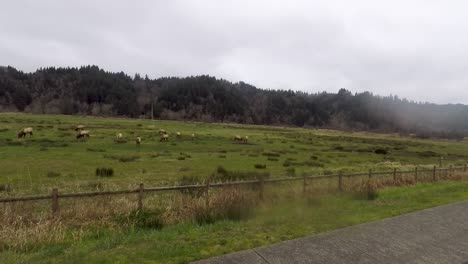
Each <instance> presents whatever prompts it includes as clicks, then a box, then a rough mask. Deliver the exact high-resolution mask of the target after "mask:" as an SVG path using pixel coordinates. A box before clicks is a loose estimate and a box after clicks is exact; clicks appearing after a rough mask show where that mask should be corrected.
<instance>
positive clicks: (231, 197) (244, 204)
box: [190, 188, 258, 225]
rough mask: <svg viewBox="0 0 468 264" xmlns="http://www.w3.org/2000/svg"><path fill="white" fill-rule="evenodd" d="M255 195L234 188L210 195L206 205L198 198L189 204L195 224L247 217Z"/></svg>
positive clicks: (252, 206)
mask: <svg viewBox="0 0 468 264" xmlns="http://www.w3.org/2000/svg"><path fill="white" fill-rule="evenodd" d="M256 197H258V196H257V195H249V194H248V193H246V192H245V191H241V190H239V189H236V188H228V189H225V190H224V191H223V192H221V193H217V194H216V195H212V196H210V202H209V204H208V205H206V203H204V202H203V200H204V199H199V200H197V201H195V202H194V203H192V205H191V206H190V207H191V208H190V209H191V212H192V214H193V219H194V221H195V222H196V223H197V224H200V225H202V224H211V223H214V222H216V221H219V220H242V219H245V218H247V217H249V216H250V215H251V214H252V212H253V209H254V207H255V205H256V203H257V198H256Z"/></svg>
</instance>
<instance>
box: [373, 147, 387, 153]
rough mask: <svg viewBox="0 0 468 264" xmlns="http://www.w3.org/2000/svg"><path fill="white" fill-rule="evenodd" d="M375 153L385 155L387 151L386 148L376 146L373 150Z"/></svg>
mask: <svg viewBox="0 0 468 264" xmlns="http://www.w3.org/2000/svg"><path fill="white" fill-rule="evenodd" d="M374 153H375V154H381V155H386V154H387V153H388V152H387V150H386V149H382V148H378V149H376V150H375V151H374Z"/></svg>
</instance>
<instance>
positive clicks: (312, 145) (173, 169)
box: [0, 113, 468, 196]
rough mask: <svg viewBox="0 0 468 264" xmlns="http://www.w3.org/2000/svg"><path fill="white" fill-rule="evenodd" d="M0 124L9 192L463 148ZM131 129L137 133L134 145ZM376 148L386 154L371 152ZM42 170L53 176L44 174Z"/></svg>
mask: <svg viewBox="0 0 468 264" xmlns="http://www.w3.org/2000/svg"><path fill="white" fill-rule="evenodd" d="M77 124H84V125H86V126H87V129H88V130H90V131H91V134H92V137H91V138H89V139H88V140H86V141H78V140H76V139H75V137H74V135H75V131H74V130H73V129H72V128H73V127H74V126H76V125H77ZM29 126H31V127H33V128H34V137H32V138H26V139H23V140H18V139H16V136H15V133H16V131H18V130H19V129H20V128H23V127H29ZM0 129H1V130H2V131H3V132H2V133H0V157H1V160H0V165H1V167H2V173H1V174H0V184H10V185H11V187H12V189H11V192H10V194H33V193H47V192H49V191H50V189H51V188H53V187H58V188H59V189H60V190H61V191H62V192H68V191H78V190H80V191H83V190H85V187H83V186H87V185H88V184H89V183H90V182H99V183H100V184H101V185H102V186H104V188H105V189H116V188H128V186H137V185H138V184H139V183H140V182H144V183H145V185H147V186H160V185H170V184H174V183H177V182H178V181H179V180H180V179H181V178H182V177H183V176H196V177H200V178H205V177H208V176H209V175H211V173H212V172H213V171H214V170H215V169H216V168H217V167H218V166H223V167H225V168H226V169H228V170H231V171H240V170H242V171H255V170H258V169H256V168H255V167H256V165H257V167H258V164H261V165H262V166H263V165H265V167H266V168H265V169H264V170H266V171H268V172H270V174H271V176H272V177H282V176H286V175H288V173H289V171H290V168H294V171H295V173H296V175H301V174H302V173H309V174H323V173H324V172H328V173H329V172H330V171H337V170H342V171H366V170H367V169H369V168H372V169H374V170H379V169H390V168H393V167H413V166H415V165H428V166H429V165H438V161H439V157H440V156H444V157H445V160H444V163H445V165H447V164H453V165H460V164H463V163H465V162H466V160H467V156H466V155H467V154H466V149H467V147H468V144H467V142H466V141H462V142H455V141H448V140H419V139H410V138H401V137H399V136H398V135H391V134H387V135H386V134H372V133H346V132H339V131H331V130H316V129H302V128H284V127H269V126H253V125H236V124H223V123H194V122H177V121H159V120H158V121H151V120H139V119H124V118H98V117H79V116H63V115H32V114H18V113H3V114H0ZM159 129H165V130H167V131H168V132H169V133H170V139H169V142H159V135H158V130H159ZM177 131H180V132H181V133H182V137H181V138H180V139H179V138H176V136H175V133H176V132H177ZM116 133H123V135H124V140H126V141H127V142H126V143H119V144H117V143H115V142H114V139H115V135H116ZM191 133H196V135H197V137H196V140H193V141H192V140H191V137H190V134H191ZM233 135H241V136H249V142H248V143H247V144H242V143H239V142H234V141H233V140H232V137H233ZM136 136H141V137H142V139H143V141H142V144H141V145H140V146H137V145H136V144H135V142H134V140H135V138H136ZM377 149H385V150H386V151H387V154H385V155H383V154H376V153H375V150H377ZM181 153H183V154H181ZM102 167H106V168H107V167H109V168H113V169H114V175H113V177H109V178H106V179H103V178H99V177H96V175H95V170H96V168H102ZM51 171H52V172H54V173H55V174H57V175H60V176H57V177H48V175H49V172H51ZM1 195H2V194H1V193H0V196H1Z"/></svg>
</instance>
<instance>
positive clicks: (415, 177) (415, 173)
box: [414, 167, 418, 183]
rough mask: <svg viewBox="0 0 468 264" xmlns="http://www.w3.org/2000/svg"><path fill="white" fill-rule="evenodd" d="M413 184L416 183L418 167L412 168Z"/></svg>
mask: <svg viewBox="0 0 468 264" xmlns="http://www.w3.org/2000/svg"><path fill="white" fill-rule="evenodd" d="M414 182H415V183H418V167H416V168H414Z"/></svg>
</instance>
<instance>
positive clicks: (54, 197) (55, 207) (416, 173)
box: [0, 164, 467, 215]
mask: <svg viewBox="0 0 468 264" xmlns="http://www.w3.org/2000/svg"><path fill="white" fill-rule="evenodd" d="M456 170H458V171H460V170H462V171H463V172H467V165H466V164H465V165H464V166H450V167H446V168H437V167H436V166H434V167H433V168H432V169H421V168H417V167H416V168H415V169H414V170H397V169H393V170H392V171H379V172H373V171H372V170H369V171H368V172H358V173H348V174H343V173H338V174H330V175H315V176H314V175H306V174H304V175H303V176H301V177H283V178H267V179H265V178H263V177H260V178H259V179H256V180H246V181H232V182H210V181H209V180H207V181H206V183H205V184H193V185H178V186H163V187H151V188H145V187H144V185H143V184H140V185H139V187H138V188H136V189H133V190H117V191H97V192H81V193H59V191H58V189H57V188H54V189H52V192H51V194H50V195H38V196H23V197H8V198H2V199H0V203H12V202H27V201H38V200H51V203H52V204H51V205H52V213H53V215H56V214H57V213H58V212H59V203H58V200H59V199H62V198H80V197H93V196H105V195H120V194H138V209H142V207H143V194H144V193H151V192H165V191H178V190H179V191H180V190H204V191H205V192H208V190H209V189H210V188H223V187H229V186H241V185H253V186H260V197H263V187H264V185H265V184H274V183H281V182H292V181H300V180H302V181H303V190H304V192H305V191H306V186H307V181H314V180H320V179H333V178H337V179H338V181H337V187H338V190H339V191H341V190H342V189H343V186H342V184H343V183H342V182H343V178H351V177H368V179H371V178H372V177H379V176H392V179H393V181H397V179H398V178H399V177H401V176H402V175H405V174H410V175H411V176H412V177H413V178H414V180H415V182H418V179H419V178H418V177H424V178H425V179H427V178H428V177H427V175H428V174H429V175H430V177H429V178H430V179H431V181H436V180H438V179H440V178H441V177H442V176H443V175H442V172H445V175H450V174H452V173H453V172H455V171H456Z"/></svg>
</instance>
